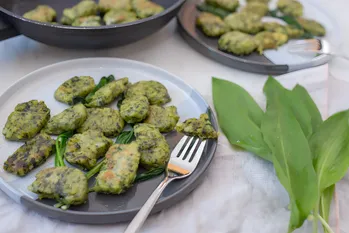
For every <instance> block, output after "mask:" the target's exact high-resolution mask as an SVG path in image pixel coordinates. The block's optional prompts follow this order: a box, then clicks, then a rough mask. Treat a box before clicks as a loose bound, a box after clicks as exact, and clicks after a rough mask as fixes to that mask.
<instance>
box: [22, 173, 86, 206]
mask: <svg viewBox="0 0 349 233" xmlns="http://www.w3.org/2000/svg"><path fill="white" fill-rule="evenodd" d="M35 177H36V180H35V181H34V182H33V183H32V184H31V185H30V186H29V187H28V190H29V191H31V192H33V193H36V194H38V195H39V199H44V198H48V199H55V200H56V201H57V202H58V203H60V204H64V205H80V204H84V203H85V202H86V201H87V195H88V184H87V178H86V176H85V174H84V173H83V172H82V171H80V170H79V169H77V168H69V167H51V168H46V169H44V170H41V171H40V172H38V174H36V176H35Z"/></svg>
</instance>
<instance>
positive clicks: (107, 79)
mask: <svg viewBox="0 0 349 233" xmlns="http://www.w3.org/2000/svg"><path fill="white" fill-rule="evenodd" d="M114 80H115V78H114V75H109V76H108V77H102V78H101V80H99V83H98V84H97V85H96V86H95V88H94V89H93V91H92V92H91V93H90V94H88V95H87V96H86V97H85V102H86V103H89V102H90V101H91V100H92V96H93V95H94V94H95V93H96V92H97V91H98V90H99V89H101V88H102V87H104V86H105V85H107V84H108V83H110V82H112V81H114Z"/></svg>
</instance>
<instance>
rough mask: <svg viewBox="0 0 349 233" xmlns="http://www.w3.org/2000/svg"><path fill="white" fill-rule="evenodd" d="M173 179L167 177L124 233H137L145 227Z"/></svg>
mask: <svg viewBox="0 0 349 233" xmlns="http://www.w3.org/2000/svg"><path fill="white" fill-rule="evenodd" d="M172 180H173V179H171V178H168V177H166V178H165V179H164V180H163V181H162V182H161V183H160V184H159V185H158V187H157V188H156V189H155V190H154V192H153V193H152V194H151V195H150V197H149V198H148V200H147V201H146V202H145V204H144V205H143V207H142V208H141V209H140V210H139V211H138V213H137V215H136V216H135V217H134V218H133V220H132V221H131V223H130V224H129V225H128V227H127V228H126V230H125V232H124V233H137V232H138V231H139V230H140V228H141V227H142V226H143V223H144V221H145V220H146V219H147V217H148V215H149V213H150V211H151V210H152V209H153V207H154V205H155V204H156V202H157V200H158V199H159V197H160V195H161V193H162V192H163V191H164V189H165V188H166V186H167V185H168V184H169V183H170V182H171V181H172Z"/></svg>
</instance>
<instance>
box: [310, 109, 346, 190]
mask: <svg viewBox="0 0 349 233" xmlns="http://www.w3.org/2000/svg"><path fill="white" fill-rule="evenodd" d="M348 122H349V110H347V111H343V112H339V113H337V114H334V115H332V116H331V117H330V118H328V119H327V120H326V121H324V123H323V124H322V125H321V126H320V127H319V129H318V131H317V132H315V134H314V135H313V136H312V137H311V139H310V142H309V144H310V147H311V148H312V151H313V156H314V168H315V171H316V173H317V174H318V180H319V190H320V192H323V191H324V190H325V189H326V188H328V187H330V186H332V185H333V184H335V183H337V182H338V181H339V180H340V179H342V178H343V177H344V175H345V174H346V172H347V170H348V167H349V124H348Z"/></svg>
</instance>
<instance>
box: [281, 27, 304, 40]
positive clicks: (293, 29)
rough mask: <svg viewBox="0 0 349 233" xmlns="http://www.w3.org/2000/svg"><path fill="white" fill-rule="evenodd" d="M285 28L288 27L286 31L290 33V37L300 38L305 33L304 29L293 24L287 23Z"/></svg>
mask: <svg viewBox="0 0 349 233" xmlns="http://www.w3.org/2000/svg"><path fill="white" fill-rule="evenodd" d="M285 29H286V33H287V35H288V38H292V39H295V38H300V37H302V36H303V34H304V30H303V29H299V28H297V27H295V26H293V25H286V26H285Z"/></svg>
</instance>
